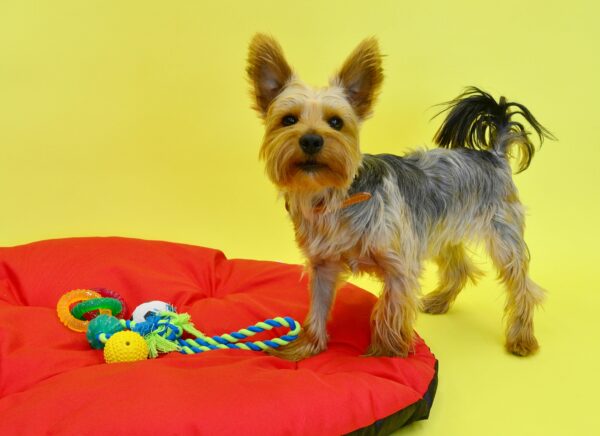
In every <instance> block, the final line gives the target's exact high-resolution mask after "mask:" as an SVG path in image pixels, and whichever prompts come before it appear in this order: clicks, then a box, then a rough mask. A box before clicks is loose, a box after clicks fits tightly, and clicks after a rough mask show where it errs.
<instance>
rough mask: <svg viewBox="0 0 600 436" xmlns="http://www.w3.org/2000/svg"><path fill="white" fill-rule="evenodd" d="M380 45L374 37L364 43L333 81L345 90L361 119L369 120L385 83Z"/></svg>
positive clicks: (349, 57)
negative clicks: (382, 84) (380, 89)
mask: <svg viewBox="0 0 600 436" xmlns="http://www.w3.org/2000/svg"><path fill="white" fill-rule="evenodd" d="M381 57H382V55H381V53H380V52H379V44H378V42H377V39H375V38H374V37H372V38H367V39H365V40H364V41H362V42H361V43H360V44H359V45H358V47H356V48H355V49H354V51H353V52H352V53H351V54H350V56H348V59H346V62H344V65H343V66H342V68H341V69H340V71H339V72H338V73H337V75H336V76H335V77H334V78H333V80H332V85H338V86H341V87H342V88H344V91H345V92H346V96H347V97H348V100H349V101H350V103H351V104H352V107H353V108H354V112H356V115H358V117H359V118H361V119H364V118H367V117H368V116H369V115H370V114H371V110H372V109H373V103H374V102H375V99H376V98H377V94H378V93H379V88H380V87H381V83H382V82H383V67H382V66H381Z"/></svg>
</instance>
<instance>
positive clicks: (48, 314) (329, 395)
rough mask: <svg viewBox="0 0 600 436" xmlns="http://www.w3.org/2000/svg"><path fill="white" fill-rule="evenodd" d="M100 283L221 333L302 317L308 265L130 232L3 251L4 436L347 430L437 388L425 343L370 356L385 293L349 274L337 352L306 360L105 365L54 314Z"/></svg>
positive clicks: (217, 355) (240, 356)
mask: <svg viewBox="0 0 600 436" xmlns="http://www.w3.org/2000/svg"><path fill="white" fill-rule="evenodd" d="M89 287H105V288H110V289H113V290H116V291H117V292H119V293H120V294H121V295H122V296H123V297H124V299H125V301H126V302H127V304H128V305H129V306H130V307H131V308H133V307H135V306H136V305H138V304H140V303H143V302H145V301H149V300H163V301H167V302H170V303H173V304H174V305H175V306H176V307H177V309H178V311H179V312H188V313H190V314H191V315H192V320H193V322H194V323H195V325H196V326H197V327H198V328H199V329H200V330H202V331H203V332H205V333H207V334H211V335H216V334H222V333H226V332H230V331H235V330H238V329H240V328H243V327H246V326H248V325H251V324H254V323H256V322H258V321H262V320H264V319H266V318H271V317H274V316H285V315H289V316H291V317H293V318H295V319H297V320H300V321H301V320H302V319H303V317H304V316H305V314H306V311H307V307H308V301H307V283H306V278H305V277H303V275H302V268H301V267H300V266H297V265H287V264H281V263H275V262H259V261H252V260H239V259H232V260H227V259H226V258H225V256H224V255H223V253H221V252H220V251H217V250H213V249H208V248H201V247H195V246H189V245H183V244H173V243H167V242H157V241H143V240H134V239H124V238H77V239H62V240H51V241H43V242H37V243H33V244H28V245H23V246H18V247H11V248H0V434H2V435H8V434H13V433H19V434H47V433H50V434H57V433H73V434H81V433H85V434H96V433H97V434H100V433H102V434H145V435H151V434H158V433H161V432H168V433H169V434H183V433H197V434H233V433H243V434H283V433H286V434H289V433H293V434H341V433H346V432H350V431H353V430H356V429H360V428H363V427H366V426H369V425H372V424H373V423H375V422H376V421H378V420H381V419H383V418H386V417H389V416H390V415H393V414H395V413H397V412H398V411H401V410H407V408H408V407H409V406H410V405H414V404H417V403H419V401H421V403H422V402H423V397H424V396H425V397H426V396H427V390H428V388H430V387H431V385H433V383H432V380H434V376H435V372H436V371H435V365H436V360H435V358H434V356H433V355H432V354H431V352H430V351H429V349H428V348H427V346H426V345H425V344H424V342H423V341H422V340H419V342H418V343H417V346H416V350H415V353H414V354H411V355H410V357H409V358H406V359H400V358H365V357H361V354H362V353H364V352H365V350H366V348H367V345H368V342H369V334H370V333H369V314H370V311H371V308H372V306H373V303H374V301H375V297H374V296H372V295H371V294H369V293H368V292H366V291H363V290H361V289H359V288H357V287H356V286H353V285H350V284H347V285H345V286H344V287H343V288H342V289H340V291H339V293H338V297H337V300H336V303H335V307H334V310H333V316H332V320H331V321H330V324H329V332H330V335H331V340H330V344H329V349H328V350H327V351H326V352H324V353H322V354H320V355H317V356H314V357H312V358H310V359H306V360H304V361H302V362H299V363H292V362H288V361H284V360H281V359H278V358H275V357H272V356H268V355H266V354H264V353H260V352H253V351H243V350H218V351H210V352H205V353H201V354H197V355H191V356H188V355H183V354H180V353H170V354H168V355H163V356H161V357H159V358H158V359H154V360H146V361H142V362H135V363H121V364H111V365H108V364H105V363H104V361H103V356H102V352H101V351H97V350H92V349H91V348H90V346H89V345H88V343H87V341H86V339H85V335H84V334H82V333H75V332H73V331H70V330H68V329H67V328H66V327H64V326H63V325H62V324H60V322H59V321H58V318H57V316H56V312H55V307H56V303H57V301H58V299H59V298H60V296H61V295H62V294H64V293H65V292H67V291H69V290H72V289H76V288H89ZM281 333H282V332H279V334H281ZM277 334H278V333H277V332H269V333H265V334H264V335H265V336H263V338H265V337H272V336H275V335H277ZM429 394H431V390H430V392H429ZM430 402H431V398H430V399H429V405H430ZM425 416H426V414H425ZM422 417H423V416H421V418H422ZM417 418H419V417H417Z"/></svg>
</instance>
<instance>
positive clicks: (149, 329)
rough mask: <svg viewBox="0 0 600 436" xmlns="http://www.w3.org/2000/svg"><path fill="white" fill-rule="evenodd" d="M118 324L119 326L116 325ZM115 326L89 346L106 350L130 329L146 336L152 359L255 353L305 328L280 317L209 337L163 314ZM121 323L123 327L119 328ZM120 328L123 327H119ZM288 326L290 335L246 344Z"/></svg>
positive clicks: (183, 318) (182, 317) (185, 320)
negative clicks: (168, 355) (118, 334)
mask: <svg viewBox="0 0 600 436" xmlns="http://www.w3.org/2000/svg"><path fill="white" fill-rule="evenodd" d="M117 321H118V323H117ZM114 322H115V323H116V324H117V325H116V326H115V325H113V326H111V329H110V331H109V332H106V331H105V332H100V333H98V334H95V335H94V336H95V337H94V338H92V339H91V340H90V343H95V344H96V345H97V346H94V344H93V345H92V346H94V347H95V348H100V347H103V344H105V343H106V341H107V340H108V339H109V338H110V337H111V336H112V334H114V333H116V332H117V331H119V330H121V329H128V330H131V331H134V332H136V333H139V334H140V335H142V336H143V337H144V339H145V340H146V342H147V343H148V348H149V349H150V356H151V357H156V356H157V355H158V353H159V352H163V353H164V352H171V351H179V352H180V353H183V354H196V353H202V352H204V351H210V350H219V349H230V348H233V349H240V350H252V351H264V350H268V349H272V348H279V347H281V346H283V345H287V344H289V343H290V342H292V341H295V340H296V339H297V338H298V334H299V333H300V331H301V330H302V326H301V325H300V323H298V322H297V321H296V320H294V319H293V318H290V317H289V316H285V317H277V318H274V319H267V320H265V321H262V322H258V323H256V324H254V325H252V326H249V327H247V328H245V329H241V330H238V331H236V332H231V333H225V334H223V335H220V336H207V335H205V334H204V333H202V332H201V331H199V330H197V329H196V328H195V327H194V325H193V324H192V322H191V321H190V316H189V315H188V314H185V313H182V314H179V313H175V312H168V311H165V312H161V313H158V314H156V316H151V317H148V318H147V320H146V321H144V322H137V323H136V322H135V321H131V320H124V319H121V320H117V319H114ZM119 324H120V325H119ZM119 327H120V328H119ZM279 327H286V328H288V329H289V331H288V332H287V334H284V335H282V336H279V337H277V338H273V339H266V340H263V341H243V339H248V338H250V337H252V336H254V335H256V334H258V333H262V332H264V331H269V330H273V329H274V328H279ZM184 331H185V332H187V333H189V334H190V335H192V336H194V338H189V339H182V338H181V336H182V335H183V332H184Z"/></svg>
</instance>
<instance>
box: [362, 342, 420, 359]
mask: <svg viewBox="0 0 600 436" xmlns="http://www.w3.org/2000/svg"><path fill="white" fill-rule="evenodd" d="M409 351H410V349H409V348H406V349H404V348H396V349H390V348H385V347H381V346H379V345H373V344H371V345H370V346H369V349H368V350H367V352H366V354H365V357H407V356H408V353H409Z"/></svg>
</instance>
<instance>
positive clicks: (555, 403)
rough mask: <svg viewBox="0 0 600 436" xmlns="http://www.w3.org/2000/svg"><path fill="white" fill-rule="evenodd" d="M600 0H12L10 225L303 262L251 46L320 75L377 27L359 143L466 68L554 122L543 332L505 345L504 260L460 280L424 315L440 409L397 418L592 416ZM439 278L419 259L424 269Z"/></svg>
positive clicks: (589, 420)
mask: <svg viewBox="0 0 600 436" xmlns="http://www.w3.org/2000/svg"><path fill="white" fill-rule="evenodd" d="M599 12H600V10H599V7H598V6H597V2H593V1H589V2H584V1H570V2H564V1H560V2H558V1H556V2H554V1H522V0H521V1H513V0H507V1H502V2H476V1H466V0H461V1H452V2H443V1H410V2H401V1H397V2H392V1H387V2H377V1H367V0H363V1H350V0H345V1H336V2H326V1H298V2H286V1H281V0H278V1H269V2H266V1H264V2H263V1H258V2H256V1H239V2H231V1H224V2H219V1H211V2H201V1H148V0H144V1H107V0H101V1H90V0H86V1H80V0H76V1H46V2H42V1H38V2H32V1H23V0H18V1H17V0H14V1H8V0H4V1H2V2H0V147H1V148H0V150H1V154H0V198H1V202H2V206H1V209H0V245H14V244H21V243H26V242H30V241H34V240H38V239H46V238H56V237H66V236H89V235H121V236H132V237H140V238H152V239H163V240H170V241H179V242H186V243H191V244H198V245H205V246H212V247H218V248H221V249H223V250H224V251H225V252H226V253H227V254H228V255H229V256H230V257H247V258H258V259H274V260H281V261H286V262H301V261H302V259H301V257H300V256H299V253H298V251H297V249H296V247H295V244H294V242H293V235H292V229H291V225H290V223H289V222H288V219H287V217H286V214H285V212H284V207H283V204H282V202H281V201H278V200H277V198H276V195H275V191H274V189H273V187H272V186H271V185H270V184H269V182H268V181H267V179H266V178H265V176H264V174H263V168H262V165H261V164H260V163H259V162H258V161H257V152H258V147H259V143H260V139H261V135H262V131H261V125H260V122H259V120H258V119H257V117H256V116H255V114H254V113H253V112H252V111H251V110H250V109H249V106H250V100H249V97H248V90H247V84H246V82H245V76H244V66H245V65H244V63H245V56H246V46H247V43H248V41H249V39H250V38H251V36H252V34H253V33H254V32H256V31H263V32H269V33H271V34H273V35H275V36H276V37H277V38H278V39H279V40H280V42H281V44H282V45H283V47H284V49H285V51H286V54H287V57H288V60H289V61H290V63H291V64H292V65H294V66H295V68H296V69H297V70H298V71H299V72H300V74H301V76H302V77H303V78H305V79H306V80H307V81H309V82H311V83H315V84H319V85H321V84H323V85H324V84H325V83H326V79H327V78H328V77H329V75H330V74H331V73H332V72H333V71H334V70H335V69H336V68H337V67H338V66H339V65H340V63H341V62H342V61H343V59H344V58H345V56H346V55H347V54H348V53H349V52H350V51H351V49H352V48H353V47H354V45H355V44H357V43H358V42H359V41H360V40H361V39H362V38H363V37H365V36H369V35H376V36H377V37H378V38H379V39H380V43H381V47H382V50H383V52H384V53H385V54H386V55H387V57H386V58H385V70H386V81H385V83H384V88H383V93H382V95H381V98H380V100H379V103H378V105H377V107H376V112H375V116H374V118H373V119H372V120H370V121H368V122H367V123H366V124H365V126H364V129H363V135H362V144H363V150H364V151H365V152H372V153H373V152H384V151H385V152H395V153H402V152H405V151H407V150H408V149H410V148H411V147H414V146H419V145H424V144H430V143H431V142H430V138H431V137H432V136H433V133H434V131H435V129H436V127H437V126H438V124H439V122H440V120H439V119H436V120H433V121H429V119H430V118H431V116H432V115H433V114H434V113H435V110H432V109H431V106H432V105H434V104H436V103H439V102H441V101H445V100H447V99H449V98H452V97H454V96H455V95H457V94H458V93H459V92H460V91H461V89H462V87H463V86H465V85H478V86H481V87H483V88H484V89H487V90H490V91H491V92H493V93H494V94H495V95H496V96H498V95H499V93H502V94H505V95H507V96H508V97H509V99H514V100H517V101H519V102H523V103H525V104H526V105H527V106H528V107H529V108H530V109H531V110H532V111H533V113H534V114H535V115H536V116H537V117H538V118H539V119H540V120H541V121H542V122H543V123H544V124H545V125H547V127H549V128H550V129H551V130H552V131H553V132H554V133H555V134H556V136H557V137H558V138H559V141H558V142H547V143H546V144H545V145H544V147H543V148H542V150H541V151H540V153H539V154H537V155H536V156H535V158H534V160H533V163H532V166H531V168H530V169H529V170H527V171H526V172H525V173H523V174H520V175H518V176H516V183H517V185H518V187H519V189H520V192H521V196H522V199H523V201H524V202H525V203H526V204H527V205H528V207H529V218H528V230H527V234H526V237H527V240H528V242H529V245H530V248H531V252H532V255H533V260H532V265H531V270H532V276H533V278H534V279H535V280H537V281H538V282H539V283H540V284H542V285H543V286H545V287H546V288H548V289H549V291H550V293H549V298H548V301H547V303H546V305H545V308H544V310H543V311H540V312H539V313H538V316H537V319H536V322H537V324H536V329H537V334H538V338H539V340H540V342H541V345H542V349H541V352H540V353H539V354H538V355H536V356H534V357H532V358H527V359H519V358H516V357H513V356H510V355H507V354H505V353H504V351H503V348H502V339H503V338H502V327H501V317H502V306H503V301H504V294H503V290H502V289H501V287H500V286H499V285H498V284H497V283H496V282H495V281H494V280H493V275H490V276H489V278H487V279H485V280H484V281H483V282H482V283H481V284H480V285H479V286H478V287H477V288H474V287H469V288H467V289H466V290H465V292H464V293H463V294H462V295H461V297H459V300H458V302H457V304H456V306H455V307H454V308H453V309H452V310H451V311H450V313H449V314H447V315H446V316H440V317H434V316H426V315H422V316H421V317H420V318H419V321H418V326H417V327H418V331H419V332H420V334H421V335H422V336H423V337H424V338H425V339H426V340H427V342H428V343H429V345H430V346H431V348H432V349H433V351H434V352H435V353H436V355H437V357H438V358H439V360H440V385H439V390H438V395H437V399H436V402H435V405H434V408H433V410H432V414H431V417H430V419H429V421H425V422H421V423H417V424H415V425H412V426H411V427H409V428H407V429H405V430H403V431H402V433H403V434H407V435H408V434H411V435H413V434H414V435H442V434H443V435H471V434H472V435H484V434H485V435H508V434H510V435H542V434H543V435H562V434H578V435H587V434H600V433H598V432H599V431H600V429H599V428H598V419H597V415H598V412H597V408H596V405H597V404H599V400H598V396H597V395H598V391H599V389H600V385H599V382H598V369H599V368H600V365H599V364H598V358H599V357H600V356H599V353H598V346H599V342H598V334H599V333H600V332H599V329H598V321H597V318H598V313H597V312H598V308H599V303H600V301H599V300H600V297H599V291H600V289H599V286H598V285H599V282H600V281H599V280H598V273H599V271H598V254H597V249H598V243H599V242H600V240H599V232H598V224H599V222H598V218H599V211H600V206H599V205H598V200H599V196H598V186H599V184H598V182H599V173H600V166H599V163H598V162H599V160H600V144H599V142H600V141H599V140H598V137H599V134H598V128H599V124H598V120H599V111H598V102H599V101H600V100H599V97H600V95H599V94H600V93H599V89H600V85H598V80H599V79H598V78H599V77H600V68H599V62H600V61H599V56H598V46H599V43H600V32H599V31H598V27H599V26H598V16H599ZM478 262H480V263H483V264H484V266H485V265H487V261H486V260H485V258H484V257H478ZM358 282H359V283H360V284H362V285H363V286H364V287H366V288H368V289H369V290H371V291H373V292H377V290H378V285H377V284H376V283H374V282H371V281H369V280H367V279H360V280H359V281H358ZM434 283H435V270H434V269H432V268H428V270H427V273H426V274H425V275H424V278H423V286H424V288H425V289H426V290H430V289H431V288H432V287H433V286H434Z"/></svg>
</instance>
